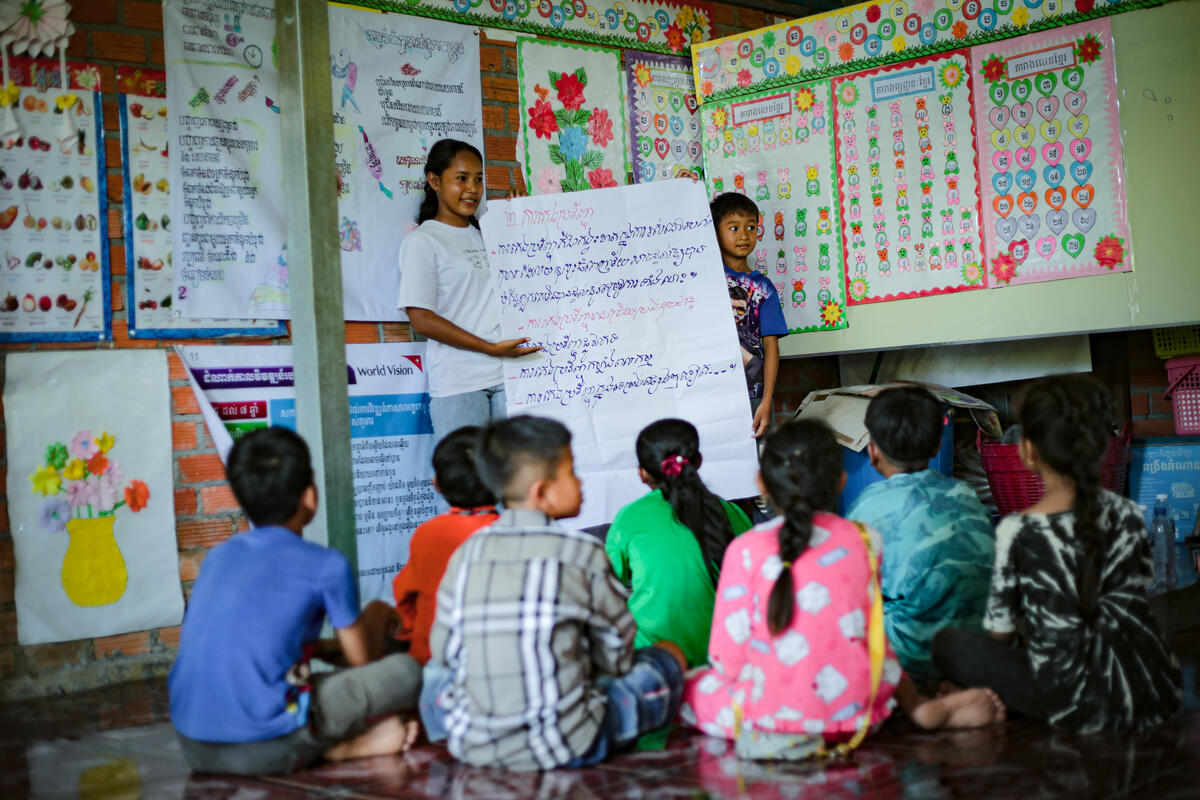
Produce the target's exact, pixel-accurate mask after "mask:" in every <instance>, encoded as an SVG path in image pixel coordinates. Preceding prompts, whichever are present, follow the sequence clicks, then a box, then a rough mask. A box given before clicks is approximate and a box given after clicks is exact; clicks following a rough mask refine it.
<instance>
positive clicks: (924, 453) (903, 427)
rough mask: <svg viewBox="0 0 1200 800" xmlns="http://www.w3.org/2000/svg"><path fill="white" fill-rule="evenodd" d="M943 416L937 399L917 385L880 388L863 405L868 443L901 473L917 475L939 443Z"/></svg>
mask: <svg viewBox="0 0 1200 800" xmlns="http://www.w3.org/2000/svg"><path fill="white" fill-rule="evenodd" d="M944 420H945V414H944V413H943V411H942V406H941V404H940V403H938V401H937V398H936V397H934V396H933V395H932V394H930V392H929V390H927V389H922V388H921V387H920V386H897V387H894V388H891V389H884V390H883V391H882V392H880V393H879V394H877V395H875V396H874V397H872V398H871V402H870V403H868V404H867V419H866V423H867V431H869V432H870V434H871V441H873V442H874V443H875V446H876V447H878V448H879V449H880V450H882V451H883V454H884V455H885V456H886V457H887V460H888V461H890V462H892V464H893V465H894V466H895V467H896V469H898V470H900V471H901V472H917V471H919V470H923V469H926V468H927V467H928V466H929V459H931V458H933V456H934V454H936V453H937V451H938V445H940V444H941V442H942V426H943V424H944Z"/></svg>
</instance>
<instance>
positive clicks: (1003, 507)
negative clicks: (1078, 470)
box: [975, 425, 1133, 516]
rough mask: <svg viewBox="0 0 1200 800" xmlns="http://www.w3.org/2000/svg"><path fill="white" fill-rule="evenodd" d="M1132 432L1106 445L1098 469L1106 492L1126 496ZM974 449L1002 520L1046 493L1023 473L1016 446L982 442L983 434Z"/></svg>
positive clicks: (1127, 429) (1031, 476)
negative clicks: (980, 461) (1004, 516)
mask: <svg viewBox="0 0 1200 800" xmlns="http://www.w3.org/2000/svg"><path fill="white" fill-rule="evenodd" d="M1132 438H1133V431H1132V430H1131V429H1130V427H1129V426H1128V425H1126V426H1125V429H1124V430H1123V431H1121V433H1120V435H1118V436H1114V437H1113V438H1112V440H1111V441H1110V442H1109V445H1108V453H1107V454H1106V455H1105V456H1104V463H1103V464H1101V466H1100V483H1101V485H1103V486H1104V488H1105V489H1108V490H1109V491H1112V492H1116V493H1117V494H1125V479H1126V477H1128V475H1129V455H1130V452H1129V442H1130V440H1131V439H1132ZM975 443H976V446H977V447H978V448H979V457H980V458H981V459H982V460H983V469H984V471H985V472H986V473H987V479H988V486H990V487H991V489H992V499H994V500H995V501H996V508H997V509H999V511H1000V514H1001V516H1003V515H1005V514H1012V513H1013V512H1016V511H1024V510H1025V509H1027V508H1029V507H1030V506H1032V505H1033V504H1034V503H1036V502H1037V501H1038V500H1041V499H1042V495H1043V494H1045V493H1046V488H1045V486H1043V485H1042V479H1041V478H1040V477H1038V476H1037V475H1035V474H1033V473H1032V472H1030V471H1029V470H1027V469H1025V465H1024V464H1022V463H1021V456H1020V454H1019V453H1018V448H1019V445H1015V444H1001V443H1000V442H998V441H996V440H995V439H985V438H984V436H983V432H982V431H980V432H978V433H977V434H976V438H975Z"/></svg>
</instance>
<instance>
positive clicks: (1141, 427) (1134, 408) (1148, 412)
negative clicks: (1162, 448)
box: [1128, 331, 1175, 436]
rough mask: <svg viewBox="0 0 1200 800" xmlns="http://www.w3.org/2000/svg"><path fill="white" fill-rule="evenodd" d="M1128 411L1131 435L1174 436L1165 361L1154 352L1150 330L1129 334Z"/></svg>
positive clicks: (1173, 421)
mask: <svg viewBox="0 0 1200 800" xmlns="http://www.w3.org/2000/svg"><path fill="white" fill-rule="evenodd" d="M1128 352H1129V412H1130V414H1131V415H1132V418H1133V435H1134V436H1174V435H1175V418H1174V416H1173V415H1172V413H1171V401H1170V400H1168V399H1167V398H1166V397H1164V396H1163V392H1165V391H1166V390H1167V368H1166V366H1165V365H1166V362H1165V361H1163V360H1162V359H1160V358H1159V357H1158V356H1157V355H1155V354H1154V338H1153V336H1152V335H1151V332H1150V331H1138V332H1136V333H1131V334H1130V335H1129V347H1128Z"/></svg>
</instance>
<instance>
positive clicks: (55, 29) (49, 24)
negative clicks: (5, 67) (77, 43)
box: [0, 0, 75, 58]
mask: <svg viewBox="0 0 1200 800" xmlns="http://www.w3.org/2000/svg"><path fill="white" fill-rule="evenodd" d="M70 13H71V4H70V3H64V2H56V0H0V31H3V33H0V48H5V47H9V46H11V47H12V52H13V55H21V54H22V53H26V52H28V53H29V55H30V56H32V57H34V58H37V57H38V56H39V55H45V56H52V55H54V53H55V51H56V50H61V49H64V48H66V46H67V41H68V40H69V39H70V38H71V34H73V33H74V32H75V26H74V25H73V24H71V22H70V20H68V19H67V16H68V15H70Z"/></svg>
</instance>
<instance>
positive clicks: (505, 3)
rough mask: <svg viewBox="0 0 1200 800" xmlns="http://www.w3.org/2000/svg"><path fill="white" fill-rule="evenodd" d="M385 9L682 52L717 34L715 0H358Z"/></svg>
mask: <svg viewBox="0 0 1200 800" xmlns="http://www.w3.org/2000/svg"><path fill="white" fill-rule="evenodd" d="M355 5H365V6H370V7H372V8H378V9H380V10H382V11H395V12H397V13H400V14H415V15H418V16H425V17H436V18H437V19H444V20H448V21H450V22H461V23H463V24H465V25H483V26H485V27H492V28H506V29H510V30H517V31H524V32H526V33H537V34H542V35H545V36H555V37H558V36H562V37H565V38H567V39H574V40H577V41H583V42H593V43H595V44H605V45H609V46H612V47H633V48H637V49H640V50H654V51H655V52H659V53H681V52H683V51H685V50H686V49H687V48H688V47H689V46H690V45H691V43H693V42H701V41H704V40H705V39H711V38H712V35H713V28H712V18H713V9H712V4H711V3H706V2H696V0H690V1H689V2H687V3H682V2H675V1H674V0H622V1H621V2H607V0H591V1H590V2H589V1H588V0H488V1H487V2H483V1H482V0H356V2H355Z"/></svg>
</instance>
